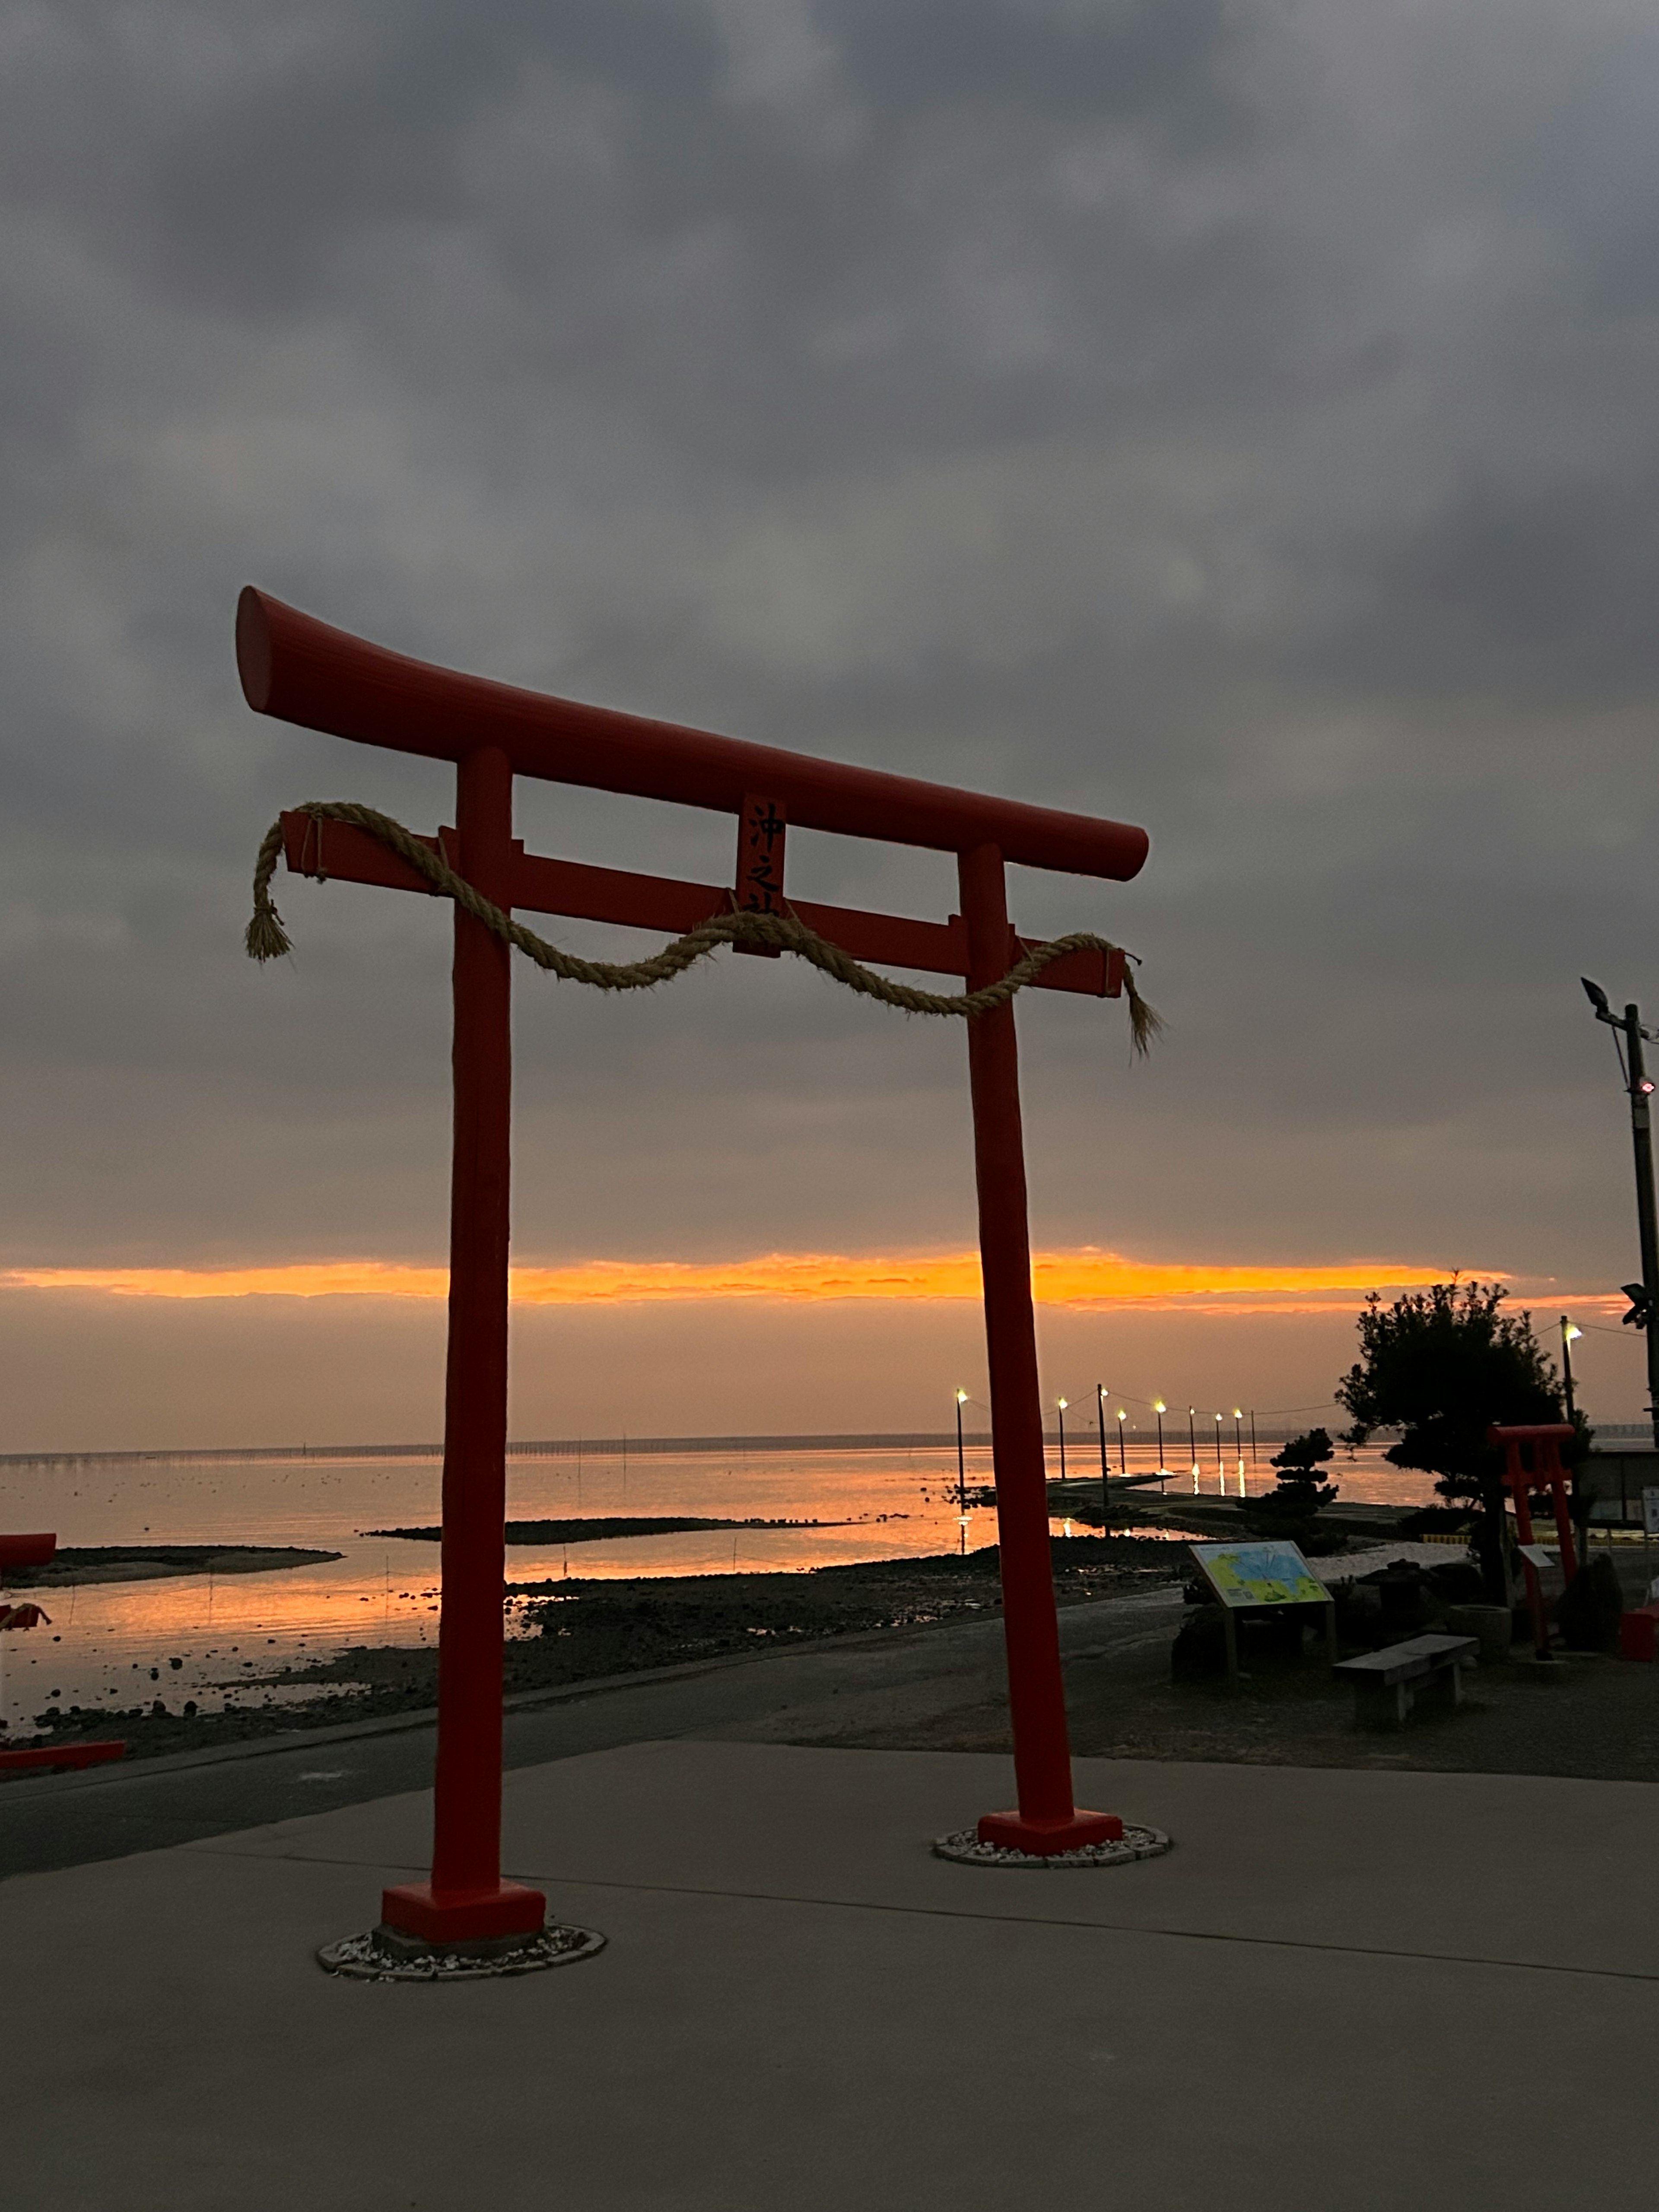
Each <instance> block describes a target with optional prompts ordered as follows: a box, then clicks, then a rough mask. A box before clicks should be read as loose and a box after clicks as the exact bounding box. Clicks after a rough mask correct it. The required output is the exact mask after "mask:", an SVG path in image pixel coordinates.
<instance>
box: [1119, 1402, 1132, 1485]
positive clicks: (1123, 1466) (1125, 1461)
mask: <svg viewBox="0 0 1659 2212" xmlns="http://www.w3.org/2000/svg"><path fill="white" fill-rule="evenodd" d="M1128 1418H1129V1416H1128V1413H1127V1409H1126V1408H1125V1407H1121V1406H1120V1407H1118V1409H1117V1468H1118V1473H1119V1474H1127V1473H1128V1472H1129V1455H1128V1451H1127V1447H1126V1446H1125V1444H1124V1442H1123V1424H1124V1423H1125V1422H1126V1421H1127V1419H1128Z"/></svg>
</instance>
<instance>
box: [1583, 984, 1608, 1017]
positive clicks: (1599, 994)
mask: <svg viewBox="0 0 1659 2212" xmlns="http://www.w3.org/2000/svg"><path fill="white" fill-rule="evenodd" d="M1578 980H1579V981H1580V982H1581V983H1582V984H1583V987H1584V996H1585V997H1586V998H1587V999H1588V1000H1589V1002H1590V1004H1591V1006H1594V1007H1595V1011H1596V1012H1597V1013H1598V1014H1600V1015H1601V1016H1603V1017H1604V1018H1610V1017H1611V1013H1612V1009H1611V1008H1610V1007H1609V1006H1608V1005H1607V993H1606V992H1605V991H1604V990H1603V989H1602V988H1601V985H1600V984H1599V983H1592V982H1591V981H1590V979H1589V976H1588V975H1581V976H1580V977H1579V978H1578Z"/></svg>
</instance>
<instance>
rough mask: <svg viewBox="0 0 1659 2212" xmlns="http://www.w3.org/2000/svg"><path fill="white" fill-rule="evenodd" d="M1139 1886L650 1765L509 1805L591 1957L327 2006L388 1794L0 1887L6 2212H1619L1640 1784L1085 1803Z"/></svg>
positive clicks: (1345, 1778)
mask: <svg viewBox="0 0 1659 2212" xmlns="http://www.w3.org/2000/svg"><path fill="white" fill-rule="evenodd" d="M1079 1779H1080V1782H1081V1784H1082V1785H1083V1792H1082V1794H1083V1795H1084V1796H1085V1802H1091V1803H1093V1804H1096V1805H1103V1806H1105V1807H1108V1808H1111V1809H1115V1810H1118V1811H1121V1812H1122V1813H1124V1814H1126V1815H1127V1816H1128V1817H1130V1818H1132V1819H1138V1820H1150V1821H1152V1822H1153V1823H1155V1824H1157V1825H1158V1826H1164V1827H1167V1828H1169V1829H1170V1831H1171V1832H1173V1833H1174V1834H1175V1836H1176V1838H1177V1848H1176V1850H1175V1851H1174V1852H1173V1853H1171V1854H1170V1856H1169V1857H1166V1858H1163V1859H1159V1860H1156V1861H1152V1862H1151V1863H1146V1864H1144V1865H1140V1866H1135V1867H1129V1868H1124V1869H1114V1870H1112V1871H1109V1872H1089V1873H1083V1872H1066V1873H1035V1872H1024V1871H1021V1872H1000V1871H995V1872H994V1871H987V1870H981V1869H973V1868H966V1867H960V1866H955V1865H950V1864H947V1863H942V1862H940V1861H939V1860H936V1859H934V1858H933V1857H931V1856H930V1855H929V1853H928V1851H927V1839H928V1838H930V1837H931V1836H933V1834H935V1833H937V1832H940V1831H941V1830H944V1829H946V1828H950V1827H954V1826H961V1825H963V1823H965V1822H966V1821H968V1820H970V1819H971V1818H972V1816H973V1815H974V1814H976V1813H978V1812H980V1811H981V1810H985V1809H987V1808H990V1807H993V1806H994V1805H997V1804H1000V1803H1003V1802H1006V1800H1007V1798H1008V1796H1009V1791H1010V1783H1009V1775H1008V1769H1007V1763H1006V1760H1004V1759H1000V1758H997V1757H993V1756H984V1755H966V1754H961V1753H955V1754H953V1753H926V1752H921V1753H918V1752H875V1751H844V1750H808V1749H800V1748H794V1747H786V1746H781V1745H773V1744H755V1743H738V1742H701V1741H672V1742H665V1743H650V1744H641V1745H635V1746H632V1747H627V1748H623V1749H617V1750H611V1751H605V1752H599V1753H587V1754H584V1755H580V1756H576V1757H572V1758H568V1759H562V1760H559V1761H557V1762H556V1763H554V1764H552V1765H544V1766H533V1767H526V1768H523V1769H520V1771H518V1772H516V1773H514V1774H513V1775H512V1776H510V1777H509V1778H508V1783H507V1836H508V1850H507V1859H508V1864H509V1870H510V1871H511V1872H512V1873H513V1874H514V1875H518V1876H520V1878H524V1879H529V1880H533V1881H538V1882H540V1883H542V1884H543V1885H544V1886H545V1887H548V1888H549V1890H550V1893H551V1895H552V1899H553V1901H554V1904H555V1906H556V1910H557V1911H558V1912H559V1913H560V1915H561V1916H562V1917H565V1918H568V1919H571V1920H574V1921H577V1922H580V1923H583V1924H585V1925H587V1926H591V1927H596V1928H599V1929H603V1930H604V1931H605V1933H606V1935H607V1936H609V1938H610V1946H609V1948H608V1949H607V1950H606V1951H605V1952H604V1953H603V1954H601V1955H600V1956H599V1958H597V1959H595V1960H592V1961H590V1962H588V1963H586V1964H583V1965H580V1966H573V1967H569V1968H566V1969H563V1970H562V1971H559V1972H554V1973H550V1974H544V1975H539V1976H535V1977H531V1978H526V1979H524V1980H520V1981H516V1982H507V1983H500V1984H486V1985H471V1986H465V1987H460V1988H450V1989H433V1988H410V1987H403V1986H386V1985H364V1984H350V1983H343V1982H339V1981H337V1980H334V1979H331V1978H328V1977H325V1975H324V1974H322V1973H321V1972H319V1970H318V1969H317V1967H316V1966H314V1965H313V1963H312V1958H311V1954H312V1951H313V1948H314V1946H315V1945H316V1944H317V1943H318V1942H323V1941H326V1940H328V1939H329V1938H331V1937H332V1936H337V1935H339V1934H343V1933H345V1932H348V1931H349V1930H351V1929H355V1928H358V1927H361V1926H362V1925H364V1924H365V1923H367V1922H368V1920H369V1919H371V1918H372V1917H374V1909H375V1905H376V1900H377V1897H378V1892H379V1889H380V1884H381V1883H382V1881H385V1880H386V1879H387V1878H389V1877H390V1878H398V1877H401V1876H404V1875H407V1874H409V1873H410V1872H414V1871H418V1870H420V1869H422V1866H423V1863H424V1858H425V1850H426V1840H427V1831H428V1820H429V1801H428V1799H427V1798H426V1796H424V1795H423V1794H419V1793H411V1794H410V1795H407V1796H399V1797H390V1798H383V1799H381V1800H380V1801H379V1802H374V1803H367V1804H361V1805H356V1806H352V1807H348V1808H343V1809H340V1810H336V1811H332V1812H327V1813H322V1814H313V1815H310V1816H308V1817H304V1818H301V1819H297V1820H288V1821H285V1822H283V1823H280V1824H277V1825H275V1826H268V1827H264V1828H258V1829H252V1830H248V1831H245V1832H241V1833H238V1834H232V1835H222V1836H219V1837H216V1838H212V1839H209V1840H202V1841H198V1842H195V1843H192V1844H187V1845H185V1846H183V1847H180V1848H174V1849H171V1850H162V1851H155V1852H151V1853H146V1854H141V1855H137V1856H134V1857H126V1858H123V1859H120V1860H118V1861H114V1862H110V1863H104V1864H100V1865H87V1866H80V1867H74V1868H69V1869H62V1870H59V1871H56V1872H51V1873H44V1874H36V1875H20V1876H18V1877H17V1878H16V1879H15V1880H13V1881H8V1882H6V1883H4V1884H3V1885H0V1957H3V1959H4V1961H5V1966H6V1984H7V1990H8V2006H7V2015H8V2034H7V2039H6V2049H7V2057H6V2081H5V2087H6V2091H7V2108H8V2112H9V2114H10V2115H11V2116H12V2117H11V2124H10V2125H9V2127H8V2129H7V2131H6V2146H5V2155H4V2166H3V2172H4V2183H5V2194H6V2199H7V2202H8V2203H9V2204H10V2205H16V2206H19V2207H27V2208H30V2212H37V2208H38V2212H60V2208H61V2212H71V2208H73V2212H85V2208H90V2207H95V2208H97V2212H198V2208H200V2212H208V2208H211V2209H212V2212H297V2208H307V2212H347V2208H350V2212H394V2208H396V2212H404V2208H410V2212H427V2208H434V2209H435V2208H438V2207H444V2208H450V2207H461V2206H465V2207H467V2208H469V2212H470V2208H472V2207H475V2206H477V2207H494V2206H497V2205H499V2206H504V2207H505V2206H512V2207H519V2206H538V2205H547V2206H550V2207H554V2206H556V2207H558V2208H560V2209H561V2212H589V2208H593V2209H594V2212H599V2208H604V2209H605V2212H611V2208H617V2212H704V2208H708V2212H820V2208H822V2212H830V2208H834V2212H846V2208H848V2207H854V2208H857V2212H933V2208H934V2207H938V2208H940V2212H944V2208H950V2212H962V2209H963V2208H967V2212H981V2208H983V2212H1008V2208H1015V2207H1020V2208H1024V2207H1028V2206H1036V2205H1046V2204H1048V2203H1055V2202H1066V2201H1069V2202H1072V2203H1081V2204H1086V2205H1090V2206H1093V2205H1102V2206H1108V2205H1109V2206H1111V2207H1113V2208H1117V2207H1124V2208H1128V2207H1152V2208H1159V2212H1163V2208H1170V2212H1175V2209H1176V2208H1181V2212H1184V2208H1187V2207H1192V2208H1194V2212H1197V2208H1200V2207H1202V2208H1203V2212H1214V2208H1215V2207H1217V2206H1218V2205H1225V2206H1229V2207H1237V2208H1240V2212H1257V2208H1260V2212H1268V2208H1271V2212H1285V2207H1286V2206H1287V2205H1302V2206H1307V2207H1310V2208H1315V2212H1401V2208H1410V2209H1411V2212H1441V2208H1445V2212H1453V2208H1456V2212H1486V2208H1487V2207H1493V2208H1496V2207H1500V2206H1501V2207H1504V2208H1508V2207H1510V2206H1514V2205H1523V2204H1531V2203H1541V2204H1544V2203H1558V2204H1562V2203H1565V2204H1571V2205H1573V2206H1575V2207H1577V2206H1584V2207H1586V2208H1595V2212H1602V2208H1617V2207H1624V2206H1627V2205H1628V2206H1632V2207H1634V2206H1636V2205H1638V2203H1640V2204H1644V2205H1645V2204H1646V2203H1648V2202H1649V2201H1650V2197H1651V2194H1652V2176H1653V2175H1654V2173H1655V2172H1656V2170H1659V2115H1656V2112H1655V2109H1654V2101H1653V2098H1652V2094H1651V2088H1650V2081H1649V2075H1650V2061H1651V2054H1652V2051H1653V2048H1654V2038H1655V2032H1656V2027H1659V1929H1656V1925H1655V1917H1654V1914H1653V1911H1652V1909H1651V1905H1650V1885H1651V1880H1652V1869H1653V1867H1654V1865H1655V1863H1656V1847H1659V1789H1656V1788H1654V1787H1653V1786H1651V1785H1647V1784H1638V1783H1603V1782H1581V1781H1561V1780H1550V1779H1539V1778H1529V1777H1519V1776H1509V1775H1461V1774H1423V1773H1391V1772H1376V1771H1330V1770H1297V1769H1290V1768H1278V1767H1253V1766H1222V1765H1164V1764H1152V1763H1138V1762H1131V1761H1123V1762H1115V1763H1114V1762H1082V1763H1080V1766H1079Z"/></svg>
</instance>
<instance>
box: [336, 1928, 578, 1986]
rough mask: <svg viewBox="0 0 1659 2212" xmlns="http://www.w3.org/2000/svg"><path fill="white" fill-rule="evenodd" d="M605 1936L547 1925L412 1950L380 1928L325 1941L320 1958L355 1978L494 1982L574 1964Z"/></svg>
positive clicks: (399, 1980) (357, 1979) (403, 1980)
mask: <svg viewBox="0 0 1659 2212" xmlns="http://www.w3.org/2000/svg"><path fill="white" fill-rule="evenodd" d="M604 1948H605V1938H604V1936H601V1935H600V1934H599V1932H598V1931H597V1929H592V1928H565V1927H550V1928H544V1929H542V1931H541V1933H540V1935H538V1936H532V1937H530V1939H529V1940H528V1941H527V1942H524V1943H515V1944H513V1945H512V1946H511V1947H510V1948H503V1949H500V1950H493V1951H489V1952H483V1951H467V1950H466V1949H465V1948H456V1949H454V1950H439V1949H434V1950H431V1951H425V1952H415V1953H413V1954H410V1953H407V1952H404V1951H403V1950H401V1949H398V1950H393V1949H392V1948H389V1947H388V1946H387V1945H386V1942H385V1941H384V1940H383V1938H382V1937H381V1935H380V1930H379V1929H377V1928H371V1929H368V1931H367V1932H366V1933H365V1934H363V1935H362V1936H344V1937H343V1938H342V1940H341V1941H340V1942H337V1943H325V1944H324V1946H323V1948H322V1949H321V1950H320V1951H319V1952H318V1954H317V1963H318V1965H319V1966H321V1967H323V1968H324V1969H325V1971H326V1972H329V1973H331V1974H340V1975H343V1976H344V1977H345V1978H346V1979H348V1980H349V1981H355V1982H490V1981H501V1980H502V1979H504V1978H506V1977H507V1975H509V1974H539V1973H544V1972H546V1970H547V1969H548V1967H550V1966H574V1965H575V1964H576V1963H577V1961H578V1960H581V1959H591V1958H592V1957H593V1955H594V1954H595V1953H596V1952H599V1951H602V1950H604Z"/></svg>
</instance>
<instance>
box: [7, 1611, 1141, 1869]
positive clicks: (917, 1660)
mask: <svg viewBox="0 0 1659 2212" xmlns="http://www.w3.org/2000/svg"><path fill="white" fill-rule="evenodd" d="M1181 1610H1182V1602H1181V1591H1180V1589H1179V1588H1178V1587H1172V1586H1168V1585H1166V1586H1163V1587H1160V1588H1156V1589H1151V1590H1146V1591H1136V1592H1133V1593H1126V1594H1121V1595H1117V1596H1115V1597H1110V1598H1103V1599H1100V1600H1098V1601H1094V1602H1091V1603H1090V1604H1086V1605H1075V1606H1066V1607H1062V1608H1061V1611H1060V1649H1061V1650H1062V1651H1064V1652H1065V1653H1066V1654H1067V1655H1068V1656H1082V1655H1084V1654H1085V1653H1086V1654H1090V1655H1095V1656H1097V1655H1099V1654H1101V1653H1103V1652H1105V1651H1109V1650H1110V1651H1119V1650H1129V1649H1133V1648H1137V1647H1138V1646H1139V1644H1141V1643H1142V1642H1143V1641H1144V1640H1146V1638H1151V1639H1152V1642H1153V1643H1154V1644H1158V1646H1160V1647H1167V1645H1168V1644H1169V1641H1170V1637H1171V1635H1172V1634H1173V1633H1174V1630H1175V1625H1176V1621H1177V1620H1178V1619H1179V1617H1180V1614H1181ZM1005 1684H1006V1674H1005V1672H1004V1664H1003V1641H1002V1620H1001V1616H1000V1614H994V1615H989V1616H987V1617H986V1618H984V1619H982V1620H953V1621H949V1622H945V1623H942V1624H937V1625H932V1626H926V1627H915V1628H903V1629H893V1630H889V1631H884V1632H883V1631H878V1632H872V1633H869V1634H862V1635H854V1636H836V1637H826V1638H824V1639H823V1641H822V1642H819V1643H812V1644H802V1645H800V1646H799V1647H796V1648H793V1649H790V1648H785V1649H783V1650H769V1651H765V1652H758V1653H755V1654H753V1655H745V1656H743V1657H741V1658H731V1657H726V1658H720V1659H714V1660H710V1661H708V1662H705V1663H701V1664H696V1665H690V1666H683V1667H668V1668H656V1669H653V1670H651V1671H648V1672H645V1673H640V1674H618V1675H613V1676H611V1678H610V1679H609V1680H604V1681H587V1682H576V1683H572V1684H571V1685H570V1686H568V1688H565V1689H562V1690H552V1691H541V1692H527V1693H525V1694H523V1695H520V1696H519V1697H515V1698H510V1699H508V1700H507V1730H506V1757H507V1765H509V1766H533V1765H543V1764H544V1763H545V1762H546V1761H547V1760H549V1759H565V1758H568V1757H570V1756H571V1755H572V1754H573V1753H578V1752H586V1751H600V1750H610V1749H611V1748H613V1747H616V1746H617V1745H620V1744H624V1743H640V1742H643V1741H646V1740H647V1739H655V1738H658V1737H662V1736H675V1735H699V1736H707V1735H732V1734H739V1733H740V1734H744V1735H774V1736H779V1737H789V1736H797V1737H799V1736H806V1737H819V1738H822V1737H834V1736H838V1735H846V1734H848V1733H852V1732H860V1733H869V1734H873V1733H875V1732H877V1731H881V1730H889V1729H897V1730H899V1731H901V1732H903V1731H907V1730H913V1729H916V1728H917V1727H918V1726H919V1725H921V1724H924V1723H927V1722H929V1721H931V1720H933V1719H935V1718H936V1717H938V1716H939V1715H940V1714H942V1713H945V1712H948V1711H951V1710H952V1709H953V1708H956V1707H959V1706H964V1705H982V1704H984V1703H986V1702H987V1701H988V1700H996V1701H998V1702H999V1705H1000V1708H1001V1705H1002V1701H1004V1700H1005V1699H1006V1689H1005ZM435 1743H436V1730H435V1726H434V1716H433V1715H432V1714H430V1713H418V1712H417V1713H406V1714H401V1715H398V1716H395V1717H391V1718H386V1719H381V1720H378V1721H360V1722H354V1723H347V1724H345V1725H344V1726H342V1727H337V1728H333V1729H306V1730H288V1731H285V1732H284V1733H283V1734H282V1735H272V1736H256V1737H252V1738H251V1739H249V1740H247V1741H244V1742H240V1743H233V1744H227V1745H223V1746H221V1747H216V1748H214V1749H212V1750H207V1751H195V1752H178V1753H173V1754H171V1755H170V1756H168V1757H165V1758H161V1759H134V1760H132V1761H131V1764H130V1765H111V1766H99V1767H92V1768H89V1769H88V1770H87V1771H85V1772H83V1773H80V1774H75V1773H67V1774H42V1775H27V1776H15V1777H13V1778H9V1779H8V1780H7V1781H5V1782H4V1783H3V1784H0V1876H3V1875H12V1874H33V1873H38V1872H40V1871H43V1870H44V1869H46V1868H48V1867H59V1866H74V1865H76V1864H78V1863H81V1862H82V1861H83V1860H88V1859H107V1858H118V1857H123V1856H124V1855H125V1853H127V1852H129V1851H143V1850H157V1849H159V1848H160V1847H161V1845H163V1844H183V1843H191V1842H193V1841H195V1840H196V1839H197V1838H200V1837H205V1836H213V1835H222V1834H224V1833H227V1832H229V1831H230V1830H233V1829H236V1828H251V1827H253V1826H257V1825H261V1824H263V1823H264V1822H267V1821H270V1820H286V1819H288V1818H289V1816H290V1815H292V1814H298V1813H305V1812H310V1811H312V1810H313V1809H314V1810H316V1811H319V1812H327V1811H331V1810H332V1809H334V1808H336V1807H338V1806H343V1805H355V1804H360V1803H362V1802H364V1801H366V1800H367V1799H369V1798H372V1797H389V1796H398V1795H399V1794H401V1793H402V1792H404V1791H406V1790H421V1789H424V1788H425V1787H426V1785H427V1784H428V1783H429V1782H430V1781H431V1778H432V1762H433V1758H434V1753H435Z"/></svg>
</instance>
